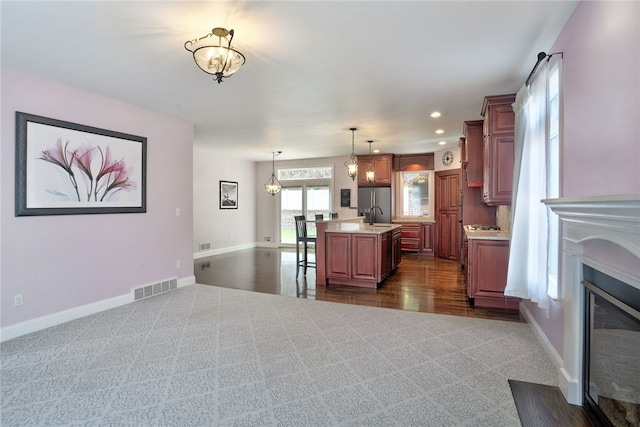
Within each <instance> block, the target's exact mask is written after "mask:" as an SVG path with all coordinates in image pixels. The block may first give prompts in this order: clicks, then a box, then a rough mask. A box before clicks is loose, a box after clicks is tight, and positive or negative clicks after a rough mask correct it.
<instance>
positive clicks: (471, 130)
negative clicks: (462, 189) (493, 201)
mask: <svg viewBox="0 0 640 427" xmlns="http://www.w3.org/2000/svg"><path fill="white" fill-rule="evenodd" d="M483 125H484V122H483V121H482V120H473V121H467V122H464V127H463V131H464V138H463V139H461V144H464V150H463V152H464V156H463V157H462V167H463V169H464V173H465V176H466V182H467V187H482V180H483V173H484V172H483V165H484V161H483V159H482V148H483V141H482V126H483Z"/></svg>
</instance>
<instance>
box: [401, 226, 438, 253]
mask: <svg viewBox="0 0 640 427" xmlns="http://www.w3.org/2000/svg"><path fill="white" fill-rule="evenodd" d="M401 236H402V237H401V239H400V248H401V250H403V251H405V252H419V253H420V254H423V255H432V254H433V224H432V223H425V222H404V221H402V232H401Z"/></svg>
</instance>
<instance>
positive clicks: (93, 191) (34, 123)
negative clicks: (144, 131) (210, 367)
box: [15, 112, 147, 216]
mask: <svg viewBox="0 0 640 427" xmlns="http://www.w3.org/2000/svg"><path fill="white" fill-rule="evenodd" d="M146 154H147V138H145V137H141V136H135V135H129V134H125V133H121V132H114V131H111V130H106V129H99V128H95V127H91V126H85V125H80V124H76V123H70V122H65V121H62V120H56V119H51V118H47V117H41V116H36V115H33V114H27V113H22V112H16V205H15V214H16V216H29V215H69V214H98V213H140V212H146V211H147V199H146V175H147V174H146V168H147V165H146Z"/></svg>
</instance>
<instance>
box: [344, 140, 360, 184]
mask: <svg viewBox="0 0 640 427" xmlns="http://www.w3.org/2000/svg"><path fill="white" fill-rule="evenodd" d="M349 130H350V131H351V158H350V159H349V161H348V162H345V163H344V165H345V166H346V167H347V174H348V175H349V176H350V177H351V179H352V180H354V181H355V180H356V175H357V174H358V157H356V152H355V148H354V143H355V140H354V139H355V131H357V130H358V128H349Z"/></svg>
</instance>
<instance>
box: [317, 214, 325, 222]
mask: <svg viewBox="0 0 640 427" xmlns="http://www.w3.org/2000/svg"><path fill="white" fill-rule="evenodd" d="M316 221H324V214H316Z"/></svg>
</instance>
